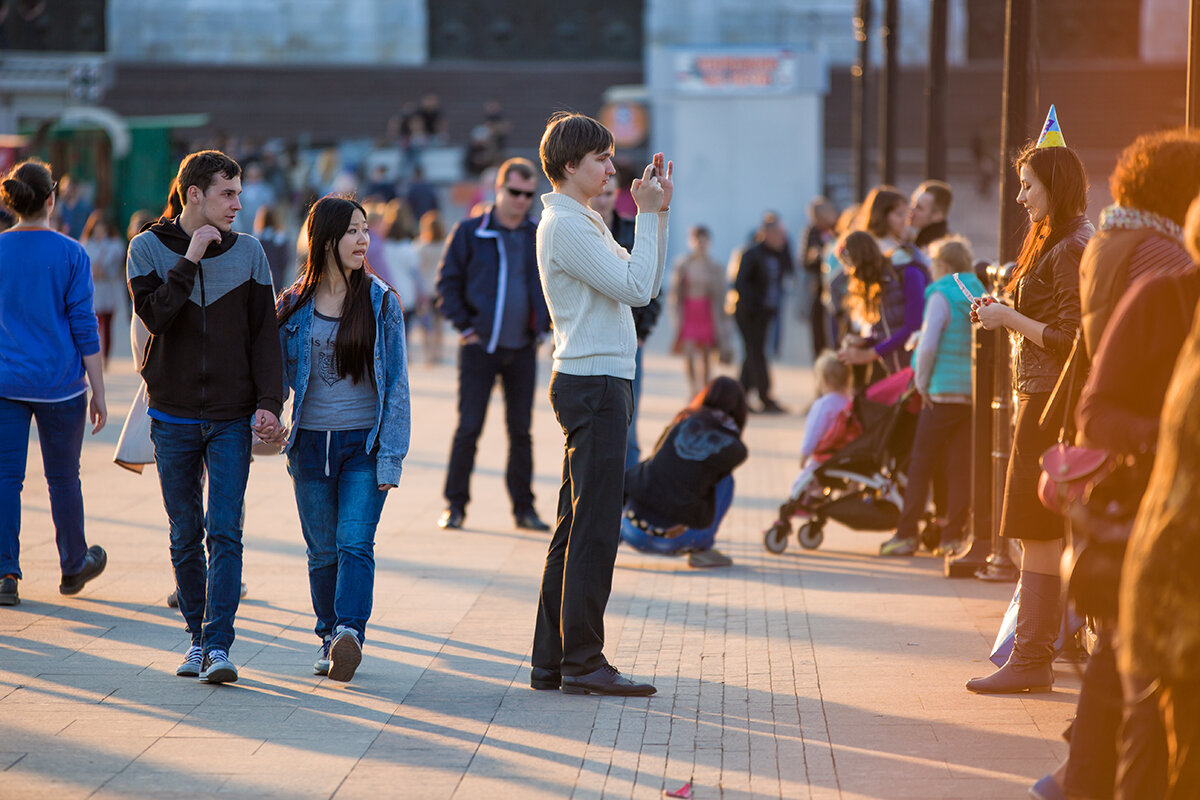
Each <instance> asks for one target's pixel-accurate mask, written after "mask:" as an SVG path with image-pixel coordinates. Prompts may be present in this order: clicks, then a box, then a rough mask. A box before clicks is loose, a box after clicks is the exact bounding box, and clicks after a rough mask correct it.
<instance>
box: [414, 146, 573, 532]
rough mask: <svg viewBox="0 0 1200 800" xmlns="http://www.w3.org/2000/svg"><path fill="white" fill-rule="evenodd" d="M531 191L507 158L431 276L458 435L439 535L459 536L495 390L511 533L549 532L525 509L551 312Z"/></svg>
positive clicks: (533, 186) (521, 169) (528, 169)
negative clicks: (449, 351) (540, 350)
mask: <svg viewBox="0 0 1200 800" xmlns="http://www.w3.org/2000/svg"><path fill="white" fill-rule="evenodd" d="M537 188H538V179H537V173H536V172H535V171H534V166H533V164H532V163H530V162H529V161H527V160H525V159H523V158H511V159H509V160H508V161H505V162H504V163H503V164H502V165H501V166H500V171H499V172H498V173H497V176H496V202H495V204H494V205H493V206H492V207H491V208H489V209H488V210H487V212H486V213H485V214H483V215H482V216H479V217H473V218H471V219H467V220H463V221H462V222H460V223H459V224H458V226H457V227H456V228H455V229H454V231H453V233H451V234H450V240H449V243H448V244H447V245H446V252H445V253H444V254H443V256H442V263H441V266H440V267H439V268H438V279H437V295H438V298H437V303H438V309H439V310H440V311H441V312H442V314H443V315H444V316H445V317H446V318H447V319H449V320H450V322H451V323H452V324H453V325H454V327H455V328H457V329H458V333H459V351H458V428H457V430H455V431H454V440H453V442H452V443H451V446H450V464H449V466H448V467H447V470H446V487H445V492H444V494H445V497H446V510H445V511H444V512H442V516H441V518H440V519H438V527H441V528H461V527H462V526H463V519H464V517H465V515H466V506H467V503H468V502H469V501H470V499H471V493H470V482H471V472H472V470H474V468H475V451H476V445H477V443H478V440H479V434H480V433H482V431H483V422H484V419H485V418H486V417H487V407H488V400H489V398H490V397H491V395H492V387H493V386H494V385H495V383H496V379H497V378H499V379H500V381H501V385H502V386H503V388H504V405H505V420H506V422H507V425H508V470H507V474H506V482H507V484H508V494H509V497H510V498H511V500H512V509H513V518H514V519H515V521H516V525H517V527H518V528H524V529H527V530H535V531H546V530H549V529H550V527H549V526H548V525H547V524H546V523H544V522H542V520H541V519H539V518H538V515H537V512H536V511H534V508H533V489H532V486H531V482H532V480H533V442H532V439H531V437H530V434H529V427H530V421H531V417H532V415H533V391H534V386H535V385H536V383H537V352H536V351H537V344H538V341H539V340H540V338H541V337H542V335H543V334H545V333H546V331H548V330H549V329H550V312H549V311H548V310H547V309H546V300H545V297H544V296H543V295H542V285H541V282H540V281H539V279H538V270H537V243H536V238H535V237H536V233H537V221H536V220H535V219H533V217H531V216H530V215H529V208H530V206H531V205H532V204H533V195H534V193H535V192H536V191H537Z"/></svg>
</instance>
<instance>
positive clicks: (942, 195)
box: [917, 179, 954, 214]
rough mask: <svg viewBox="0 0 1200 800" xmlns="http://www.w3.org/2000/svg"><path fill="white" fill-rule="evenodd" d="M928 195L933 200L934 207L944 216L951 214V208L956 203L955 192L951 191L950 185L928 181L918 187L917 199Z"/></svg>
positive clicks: (943, 182)
mask: <svg viewBox="0 0 1200 800" xmlns="http://www.w3.org/2000/svg"><path fill="white" fill-rule="evenodd" d="M925 193H928V194H929V195H930V196H931V197H932V198H933V207H934V208H936V209H937V210H938V211H941V212H942V213H943V214H949V213H950V206H951V204H953V203H954V192H953V191H951V189H950V184H948V183H946V182H945V181H937V180H933V179H930V180H927V181H925V182H924V183H922V184H921V185H920V186H918V187H917V197H920V196H921V195H923V194H925Z"/></svg>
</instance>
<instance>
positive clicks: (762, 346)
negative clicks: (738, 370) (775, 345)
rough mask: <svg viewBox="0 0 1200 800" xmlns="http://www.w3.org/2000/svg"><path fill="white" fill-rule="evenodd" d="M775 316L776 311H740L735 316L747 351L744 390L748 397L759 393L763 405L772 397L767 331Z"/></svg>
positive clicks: (743, 372) (744, 367)
mask: <svg viewBox="0 0 1200 800" xmlns="http://www.w3.org/2000/svg"><path fill="white" fill-rule="evenodd" d="M774 316H775V312H774V311H766V310H764V311H762V312H761V313H758V314H751V313H749V312H746V311H738V312H737V313H735V314H734V316H733V319H734V321H735V322H736V323H737V326H738V331H739V332H740V333H741V335H742V343H743V345H744V349H745V351H746V354H745V358H744V360H743V361H742V374H741V378H740V381H741V384H742V388H743V389H745V390H746V394H747V395H749V394H750V392H751V391H755V392H757V393H758V399H759V401H761V402H763V403H765V402H767V400H768V399H770V397H771V373H770V371H769V370H768V368H767V330H768V329H769V328H770V326H771V319H772V318H773V317H774Z"/></svg>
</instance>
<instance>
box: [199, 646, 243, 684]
mask: <svg viewBox="0 0 1200 800" xmlns="http://www.w3.org/2000/svg"><path fill="white" fill-rule="evenodd" d="M237 679H238V673H237V667H235V666H234V665H233V662H232V661H230V660H229V653H227V652H225V651H224V650H209V651H208V652H207V653H205V654H204V669H203V670H201V671H200V680H201V681H203V682H204V683H233V682H234V681H236V680H237Z"/></svg>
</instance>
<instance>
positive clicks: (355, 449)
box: [288, 429, 387, 644]
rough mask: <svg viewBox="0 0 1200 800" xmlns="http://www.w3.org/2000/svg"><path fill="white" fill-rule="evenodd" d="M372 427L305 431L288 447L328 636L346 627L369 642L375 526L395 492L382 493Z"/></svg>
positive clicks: (321, 629) (311, 578)
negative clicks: (370, 444)
mask: <svg viewBox="0 0 1200 800" xmlns="http://www.w3.org/2000/svg"><path fill="white" fill-rule="evenodd" d="M369 433H370V431H369V430H366V429H363V430H353V431H310V430H304V429H301V430H299V431H297V433H296V441H295V443H294V444H293V445H292V449H291V450H289V451H288V474H290V475H291V476H292V482H293V484H294V485H295V488H296V508H297V509H298V510H299V512H300V530H301V532H302V533H303V534H304V543H305V545H306V546H307V547H308V586H309V590H310V591H311V592H312V604H313V612H314V613H316V615H317V626H316V628H314V629H313V630H314V631H315V632H316V634H317V636H319V637H321V638H322V639H324V638H325V637H326V636H330V635H332V634H333V631H334V629H335V628H337V627H338V626H341V625H345V626H346V627H348V628H350V629H351V630H353V631H354V632H355V633H357V634H358V641H359V643H360V644H361V643H362V642H363V641H365V634H366V629H367V619H368V618H370V616H371V602H372V599H373V598H374V594H375V528H376V527H378V525H379V515H380V513H381V512H382V511H383V501H384V500H386V499H387V492H382V491H380V490H379V480H378V479H377V478H376V475H375V453H373V452H372V453H368V452H367V449H366V445H367V434H369Z"/></svg>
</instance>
